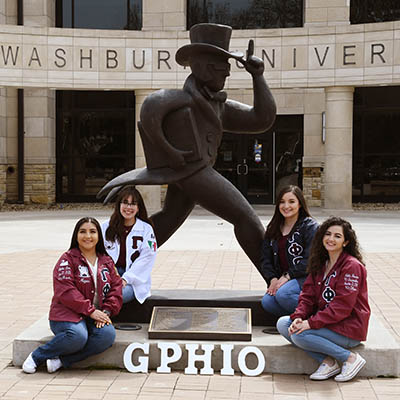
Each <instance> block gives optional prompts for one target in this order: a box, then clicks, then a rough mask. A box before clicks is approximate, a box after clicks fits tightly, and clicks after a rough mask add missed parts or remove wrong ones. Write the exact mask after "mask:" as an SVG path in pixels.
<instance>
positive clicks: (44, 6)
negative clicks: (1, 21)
mask: <svg viewBox="0 0 400 400" xmlns="http://www.w3.org/2000/svg"><path fill="white" fill-rule="evenodd" d="M15 2H16V0H15ZM55 3H56V2H55V1H54V0H24V25H26V26H55V15H56V6H55Z"/></svg>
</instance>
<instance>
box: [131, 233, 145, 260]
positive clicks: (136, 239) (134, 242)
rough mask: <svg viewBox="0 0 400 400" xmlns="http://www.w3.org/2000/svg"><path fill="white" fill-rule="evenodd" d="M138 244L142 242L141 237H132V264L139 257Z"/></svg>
mask: <svg viewBox="0 0 400 400" xmlns="http://www.w3.org/2000/svg"><path fill="white" fill-rule="evenodd" d="M138 242H143V236H132V249H133V250H135V251H134V252H133V253H132V255H131V261H132V262H134V261H135V260H136V259H137V258H138V257H139V256H140V251H139V250H138V248H139V246H138Z"/></svg>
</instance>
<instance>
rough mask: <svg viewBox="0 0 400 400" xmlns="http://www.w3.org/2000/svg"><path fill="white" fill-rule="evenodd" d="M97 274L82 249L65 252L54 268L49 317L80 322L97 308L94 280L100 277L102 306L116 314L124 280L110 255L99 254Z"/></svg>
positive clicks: (53, 319) (99, 287)
mask: <svg viewBox="0 0 400 400" xmlns="http://www.w3.org/2000/svg"><path fill="white" fill-rule="evenodd" d="M97 266H98V268H97V277H93V276H92V271H91V268H90V267H89V265H88V264H87V262H86V259H85V257H83V255H82V254H81V252H80V250H79V249H71V250H68V251H67V252H65V253H64V254H63V255H62V256H61V257H60V259H59V260H58V262H57V264H56V266H55V267H54V271H53V289H54V295H53V299H52V301H51V306H50V315H49V319H50V320H52V321H69V322H79V321H80V320H82V319H83V318H85V317H88V316H89V315H90V314H91V313H92V312H93V311H94V310H95V309H96V308H95V306H94V305H93V299H94V290H95V285H94V279H97V293H98V296H99V307H98V308H99V309H100V310H107V311H109V312H110V314H111V315H116V314H118V313H119V310H120V309H121V306H122V280H121V278H120V277H119V275H118V273H117V271H116V269H115V266H114V262H113V261H112V259H111V258H110V257H109V256H106V255H98V262H97Z"/></svg>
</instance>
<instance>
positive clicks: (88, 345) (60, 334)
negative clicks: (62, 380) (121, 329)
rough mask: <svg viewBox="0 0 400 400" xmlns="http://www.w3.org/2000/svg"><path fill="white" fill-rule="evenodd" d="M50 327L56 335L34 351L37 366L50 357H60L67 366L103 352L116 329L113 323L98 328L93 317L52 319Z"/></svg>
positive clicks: (109, 343) (109, 344) (112, 340)
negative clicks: (71, 319) (70, 319)
mask: <svg viewBox="0 0 400 400" xmlns="http://www.w3.org/2000/svg"><path fill="white" fill-rule="evenodd" d="M50 329H51V330H52V332H53V333H54V335H55V336H54V337H53V339H51V340H50V342H47V343H46V344H44V345H42V346H39V347H38V348H37V349H36V350H35V351H34V352H33V353H32V358H33V361H35V363H36V365H37V366H39V365H40V364H42V363H43V362H45V361H46V360H47V359H49V358H57V357H59V358H60V360H61V362H62V364H63V366H64V367H65V368H67V367H69V366H70V365H71V364H73V363H76V362H78V361H81V360H85V359H86V358H88V357H89V356H92V355H94V354H99V353H102V352H103V351H104V350H106V349H108V348H109V347H111V346H112V344H113V343H114V340H115V329H114V327H113V326H112V325H105V326H104V327H103V328H96V326H95V324H94V320H92V319H91V318H87V319H86V320H82V321H79V322H68V321H50Z"/></svg>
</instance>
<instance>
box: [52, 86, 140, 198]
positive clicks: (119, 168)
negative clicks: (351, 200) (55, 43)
mask: <svg viewBox="0 0 400 400" xmlns="http://www.w3.org/2000/svg"><path fill="white" fill-rule="evenodd" d="M134 127H135V109H134V93H133V92H100V91H99V92H84V91H82V92H75V91H59V92H58V93H57V162H56V165H57V186H56V195H57V201H69V202H76V201H96V194H97V193H98V191H99V190H100V189H101V188H102V187H103V186H104V185H105V184H106V183H107V182H108V181H109V180H111V179H112V178H114V177H115V176H117V175H119V174H121V173H123V172H126V171H128V170H130V169H133V168H134V167H135V144H134V140H135V128H134Z"/></svg>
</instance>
